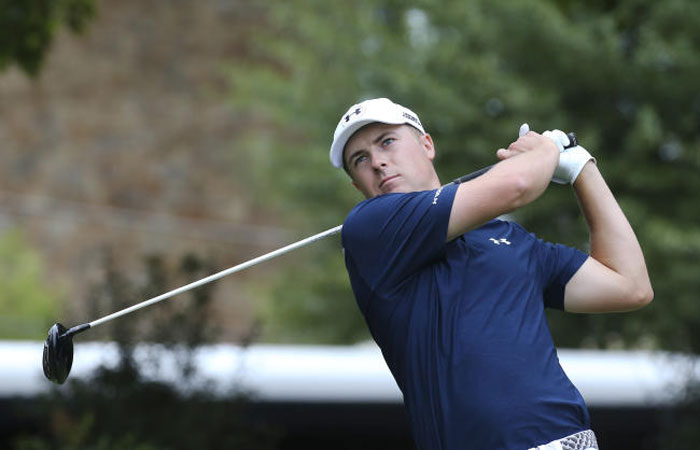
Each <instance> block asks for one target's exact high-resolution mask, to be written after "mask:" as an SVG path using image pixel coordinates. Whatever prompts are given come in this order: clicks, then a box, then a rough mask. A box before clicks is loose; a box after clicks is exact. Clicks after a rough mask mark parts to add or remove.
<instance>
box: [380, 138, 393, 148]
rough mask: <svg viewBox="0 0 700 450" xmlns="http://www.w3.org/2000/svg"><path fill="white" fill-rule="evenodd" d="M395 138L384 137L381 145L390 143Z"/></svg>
mask: <svg viewBox="0 0 700 450" xmlns="http://www.w3.org/2000/svg"><path fill="white" fill-rule="evenodd" d="M395 140H396V139H394V138H393V137H390V138H386V139H384V140H383V141H382V145H384V146H387V145H389V144H391V143H392V142H394V141H395Z"/></svg>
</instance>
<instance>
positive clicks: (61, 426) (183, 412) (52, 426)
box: [7, 251, 282, 450]
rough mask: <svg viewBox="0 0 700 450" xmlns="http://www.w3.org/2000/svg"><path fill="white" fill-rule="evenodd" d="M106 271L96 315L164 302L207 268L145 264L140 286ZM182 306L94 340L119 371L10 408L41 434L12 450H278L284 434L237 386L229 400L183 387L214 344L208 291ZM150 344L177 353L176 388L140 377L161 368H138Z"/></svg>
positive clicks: (26, 434)
mask: <svg viewBox="0 0 700 450" xmlns="http://www.w3.org/2000/svg"><path fill="white" fill-rule="evenodd" d="M103 269H104V276H103V279H102V281H101V282H100V283H98V284H97V285H96V286H95V289H94V290H93V295H92V298H93V300H94V305H95V307H96V308H97V309H101V310H102V309H103V310H102V311H99V313H100V314H104V313H105V312H112V311H115V310H118V309H121V308H122V307H124V306H126V305H127V304H129V305H130V304H134V303H136V299H135V297H141V298H142V295H145V296H147V297H153V295H151V294H154V293H161V292H163V290H164V287H165V286H166V285H171V284H172V282H173V279H177V281H180V278H185V279H188V280H191V279H193V278H196V277H199V276H201V275H202V274H203V272H208V271H209V270H210V269H211V268H210V267H209V266H208V265H207V263H205V259H203V258H200V257H198V256H196V255H191V254H190V255H185V256H183V257H182V259H181V261H180V264H179V266H175V267H171V266H169V265H168V264H166V263H165V261H164V260H163V258H161V257H159V256H151V257H148V258H146V260H145V270H144V274H145V276H144V277H143V280H140V281H137V282H135V281H133V280H131V279H129V278H128V277H126V276H125V275H124V272H123V270H122V269H120V268H119V267H118V266H117V264H116V263H115V261H114V259H113V258H112V256H111V252H110V251H106V252H105V255H104V260H103ZM183 295H184V294H183ZM186 297H189V298H184V299H183V298H180V299H179V301H171V302H164V303H161V304H159V305H158V306H157V307H153V308H152V309H151V310H150V311H149V312H148V313H146V314H134V315H132V316H130V317H129V318H128V319H127V320H116V321H114V322H111V323H110V325H109V326H108V325H105V326H104V327H100V328H99V329H95V330H94V331H91V333H94V334H93V337H94V336H96V335H97V336H100V335H101V336H103V337H105V338H108V339H110V340H112V341H115V342H116V343H117V344H118V346H119V350H120V359H119V361H118V364H117V365H116V366H115V367H102V368H100V369H98V370H97V371H95V373H94V374H92V375H91V376H90V377H89V378H87V379H80V378H69V380H68V382H67V383H66V384H65V385H63V386H61V387H56V388H55V389H53V390H52V391H51V392H50V394H48V395H46V396H43V397H41V398H40V399H39V401H38V404H37V403H33V402H18V403H17V404H11V407H9V408H8V411H7V413H8V414H9V415H10V416H15V417H34V418H36V417H39V418H40V419H42V420H41V423H42V424H43V425H42V426H40V427H39V429H36V430H27V429H19V430H13V433H14V434H15V436H13V439H12V444H13V445H12V448H15V449H18V450H20V449H21V450H40V449H61V450H77V449H100V450H112V449H115V450H116V449H124V448H129V449H131V448H133V449H139V450H150V449H170V450H178V449H183V450H185V449H193V448H197V449H218V448H246V449H261V450H262V449H272V448H276V445H277V441H278V440H279V439H280V436H281V435H282V430H278V429H272V427H270V426H268V425H267V424H266V423H265V422H264V418H257V419H253V418H251V417H247V416H246V410H245V407H246V405H247V398H246V397H245V395H244V393H241V392H240V391H239V390H238V389H237V387H236V386H235V382H236V380H232V381H231V382H232V385H231V396H229V397H228V398H226V397H221V396H217V395H215V394H214V393H211V392H208V391H207V390H206V385H205V386H202V387H199V386H200V385H199V384H197V385H196V386H195V385H194V384H193V383H190V381H192V380H193V379H194V377H195V376H196V375H197V373H196V369H197V368H196V366H195V365H194V363H193V355H194V353H193V352H194V350H196V348H197V347H198V346H200V345H202V344H204V343H206V342H209V341H210V340H212V339H214V338H215V336H214V335H213V333H214V329H213V328H212V327H210V326H209V323H208V322H209V318H210V317H211V313H210V311H209V309H208V305H209V304H210V300H211V291H210V289H207V288H200V289H197V290H194V291H190V293H189V295H187V296H186ZM205 330H206V332H205ZM156 342H157V343H161V344H164V345H165V346H166V347H168V346H177V350H178V351H177V357H176V359H177V361H176V362H177V364H176V365H175V367H174V370H175V371H176V372H175V373H173V374H172V376H173V378H174V379H176V380H178V384H177V386H175V385H173V384H172V383H166V382H163V381H154V380H153V379H151V378H149V377H148V376H146V375H144V373H143V372H142V369H146V368H156V369H157V368H158V367H157V366H153V367H145V364H153V365H156V364H158V359H157V358H153V359H150V358H139V359H138V363H137V359H136V358H135V357H134V350H135V347H136V345H137V344H139V343H151V344H152V343H156ZM144 359H147V360H145V361H144ZM199 381H201V377H200V380H199ZM179 388H184V389H179Z"/></svg>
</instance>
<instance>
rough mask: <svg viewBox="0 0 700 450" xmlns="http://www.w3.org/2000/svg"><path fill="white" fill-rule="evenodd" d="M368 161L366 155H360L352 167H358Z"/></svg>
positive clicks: (354, 160) (353, 161)
mask: <svg viewBox="0 0 700 450" xmlns="http://www.w3.org/2000/svg"><path fill="white" fill-rule="evenodd" d="M366 160H367V157H366V156H365V155H360V156H358V157H357V158H355V159H353V160H352V165H353V166H355V167H357V165H358V164H360V163H361V162H364V161H366Z"/></svg>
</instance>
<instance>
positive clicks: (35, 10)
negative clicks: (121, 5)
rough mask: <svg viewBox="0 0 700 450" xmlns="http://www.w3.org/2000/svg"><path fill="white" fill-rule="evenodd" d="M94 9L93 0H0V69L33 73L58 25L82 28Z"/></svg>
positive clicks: (79, 29) (38, 65) (76, 28)
mask: <svg viewBox="0 0 700 450" xmlns="http://www.w3.org/2000/svg"><path fill="white" fill-rule="evenodd" d="M95 10H96V2H95V0H23V1H15V0H0V70H3V69H6V68H7V67H8V66H10V65H12V64H17V65H18V66H19V67H20V68H21V69H22V70H23V71H24V72H25V73H27V74H28V75H30V76H33V77H34V76H37V75H38V73H39V71H40V70H41V64H42V62H43V60H44V57H45V56H46V52H47V51H48V49H49V47H50V45H51V41H52V40H53V38H54V36H55V34H56V32H57V31H58V29H59V28H60V27H63V26H65V27H67V28H69V29H70V30H71V31H73V32H75V33H78V32H81V31H83V30H84V29H85V26H86V24H87V22H88V21H89V20H90V19H91V18H92V17H93V16H94V14H95Z"/></svg>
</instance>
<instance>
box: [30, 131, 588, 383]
mask: <svg viewBox="0 0 700 450" xmlns="http://www.w3.org/2000/svg"><path fill="white" fill-rule="evenodd" d="M568 136H569V139H570V141H571V143H570V145H569V146H567V148H568V147H573V146H575V145H577V142H576V136H575V135H574V134H573V133H569V134H568ZM492 167H493V165H491V166H488V167H484V168H483V169H479V170H477V171H475V172H472V173H470V174H467V175H464V176H462V177H459V178H457V179H455V180H454V181H452V184H460V183H465V182H467V181H469V180H472V179H474V178H476V177H478V176H481V175H483V174H484V173H486V172H488V171H489V170H490V169H491V168H492ZM342 228H343V226H342V225H338V226H336V227H333V228H330V229H328V230H326V231H323V232H321V233H318V234H315V235H313V236H310V237H308V238H306V239H302V240H300V241H298V242H295V243H293V244H289V245H287V246H285V247H282V248H280V249H277V250H274V251H272V252H269V253H266V254H264V255H262V256H258V257H257V258H253V259H251V260H249V261H247V262H244V263H241V264H238V265H236V266H233V267H230V268H228V269H225V270H222V271H221V272H217V273H215V274H213V275H210V276H208V277H205V278H202V279H201V280H198V281H194V282H192V283H190V284H187V285H185V286H181V287H179V288H177V289H173V290H172V291H169V292H166V293H164V294H161V295H159V296H157V297H153V298H151V299H149V300H145V301H143V302H141V303H137V304H136V305H133V306H130V307H128V308H125V309H122V310H120V311H117V312H115V313H112V314H109V315H107V316H104V317H102V318H100V319H97V320H94V321H92V322H88V323H84V324H80V325H76V326H74V327H72V328H69V329H67V328H66V327H65V326H63V325H62V324H60V323H55V324H54V325H53V326H51V328H49V333H48V337H47V338H46V341H45V342H44V352H43V357H42V366H43V369H44V376H46V378H48V379H49V380H51V381H53V382H54V383H57V384H63V383H64V382H65V381H66V379H67V378H68V375H69V374H70V370H71V367H72V365H73V336H75V335H76V334H79V333H82V332H84V331H86V330H89V329H90V328H94V327H96V326H98V325H101V324H103V323H105V322H109V321H110V320H113V319H116V318H118V317H121V316H124V315H126V314H129V313H132V312H134V311H138V310H139V309H142V308H145V307H147V306H150V305H153V304H155V303H158V302H161V301H163V300H165V299H168V298H170V297H173V296H175V295H177V294H181V293H183V292H186V291H189V290H191V289H194V288H196V287H199V286H202V285H205V284H207V283H211V282H212V281H216V280H218V279H220V278H223V277H225V276H227V275H231V274H233V273H236V272H240V271H241V270H244V269H247V268H249V267H252V266H254V265H256V264H260V263H262V262H265V261H268V260H270V259H273V258H276V257H277V256H280V255H283V254H285V253H289V252H291V251H292V250H296V249H298V248H301V247H304V246H306V245H308V244H311V243H313V242H316V241H318V240H320V239H323V238H325V237H328V236H332V235H334V234H338V233H340V230H341V229H342Z"/></svg>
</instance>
